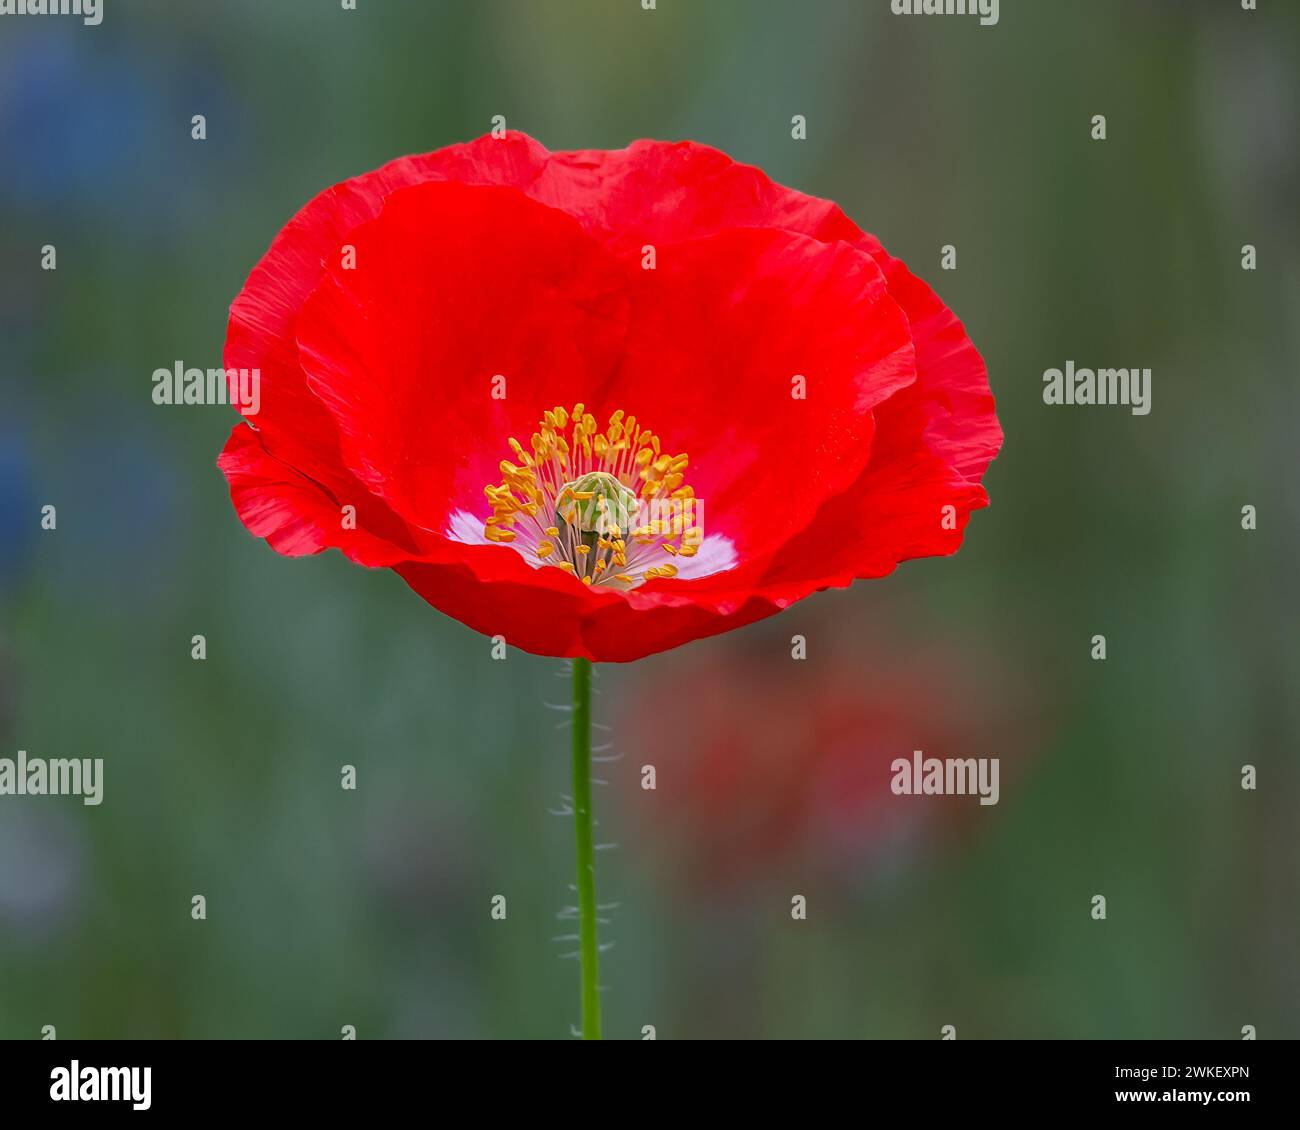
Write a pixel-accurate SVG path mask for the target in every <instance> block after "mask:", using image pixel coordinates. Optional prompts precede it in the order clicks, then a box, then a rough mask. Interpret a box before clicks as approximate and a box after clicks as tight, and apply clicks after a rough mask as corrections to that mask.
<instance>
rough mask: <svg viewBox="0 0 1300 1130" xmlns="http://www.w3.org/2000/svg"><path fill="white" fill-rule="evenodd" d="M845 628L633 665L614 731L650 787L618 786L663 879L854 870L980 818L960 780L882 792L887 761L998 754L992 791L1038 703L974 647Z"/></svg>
mask: <svg viewBox="0 0 1300 1130" xmlns="http://www.w3.org/2000/svg"><path fill="white" fill-rule="evenodd" d="M850 634H853V633H846V632H844V631H839V632H837V630H836V625H832V624H826V625H825V626H824V627H823V628H822V630H820V631H818V632H816V634H815V637H811V636H810V638H815V640H816V644H815V648H816V650H815V652H814V655H815V658H809V659H807V660H803V661H796V660H793V659H789V658H787V659H785V660H784V661H783V662H782V661H777V660H774V659H773V656H772V652H771V650H770V649H767V648H755V647H753V646H752V645H751V646H749V647H747V648H745V649H743V650H741V649H739V648H724V649H722V650H718V649H713V650H711V651H710V653H709V658H708V661H707V663H704V662H693V661H691V660H690V659H688V658H686V657H678V658H676V659H675V660H674V662H673V664H672V665H671V666H670V667H668V666H664V665H659V666H658V667H656V668H655V669H654V672H653V673H651V674H647V671H646V670H645V669H644V668H643V669H642V670H641V671H640V672H639V677H638V678H637V680H636V681H635V683H634V684H632V688H633V689H632V693H631V697H630V698H629V699H628V700H627V701H626V702H625V703H624V704H623V706H622V708H621V710H620V712H619V726H618V734H619V738H620V743H621V748H623V749H624V750H625V751H626V754H627V756H628V757H629V758H631V759H632V763H633V765H634V767H635V768H636V769H637V770H639V769H640V768H641V766H643V765H647V764H650V765H654V766H655V770H656V787H655V789H654V790H643V789H641V788H640V787H639V784H640V780H641V777H640V775H639V773H628V774H627V775H626V776H627V778H628V780H629V781H633V782H634V785H633V786H630V787H629V792H630V793H631V794H632V795H630V796H629V797H627V798H625V801H626V805H627V807H628V808H629V809H630V810H631V814H632V817H633V818H634V820H636V822H637V827H638V835H640V836H644V837H648V838H653V840H654V841H655V851H654V852H652V853H647V854H649V855H652V856H656V857H660V858H663V859H664V860H666V867H667V869H668V871H669V873H670V875H671V876H672V881H673V884H674V886H675V887H676V888H678V889H681V890H684V891H686V892H687V893H691V894H695V895H698V896H699V897H701V898H710V899H711V898H713V897H716V896H719V895H724V894H727V893H731V894H740V893H741V892H742V891H743V890H744V889H746V888H747V887H751V886H758V887H763V888H765V889H770V888H771V886H772V885H773V882H774V881H775V880H777V879H779V878H780V877H782V876H785V877H788V878H790V879H791V880H796V881H799V882H818V881H824V882H829V883H833V884H840V885H846V886H852V885H855V884H863V883H865V882H867V881H869V880H873V879H875V878H877V877H878V876H879V875H880V874H881V873H882V872H888V871H890V870H891V869H892V868H893V867H895V866H897V865H903V864H906V863H908V862H911V861H913V860H915V858H916V857H918V856H931V855H933V854H935V853H941V852H942V850H943V849H944V848H945V847H947V846H951V845H953V844H955V843H958V842H960V841H961V840H963V839H964V838H966V837H967V836H968V835H970V834H971V833H973V832H975V831H977V830H978V829H979V827H980V826H981V825H987V824H988V823H989V822H991V821H992V819H993V814H994V813H996V812H997V811H998V808H997V806H988V807H984V806H981V805H980V803H979V800H978V798H977V797H976V796H973V795H966V796H900V795H896V794H895V793H893V792H892V791H891V787H890V786H891V782H892V781H893V773H892V770H891V765H892V764H893V762H894V761H895V760H896V759H898V758H903V759H908V760H910V759H911V758H912V754H913V751H915V750H921V751H922V752H923V753H924V755H925V756H926V757H933V758H940V759H943V758H949V757H954V758H977V759H978V758H994V757H996V758H998V759H999V765H1000V769H999V774H1000V781H999V783H1000V789H1001V792H1002V795H1001V796H1000V798H999V802H998V803H999V804H1002V803H1005V800H1006V793H1007V790H1008V787H1009V786H1011V787H1013V786H1014V783H1015V779H1016V777H1017V776H1018V775H1019V774H1020V773H1021V771H1022V770H1023V763H1024V757H1025V754H1026V752H1027V750H1028V749H1029V748H1032V745H1033V743H1035V742H1036V741H1037V740H1038V732H1039V730H1040V727H1041V726H1042V723H1043V717H1044V716H1043V714H1042V713H1041V708H1039V707H1034V708H1029V709H1027V704H1028V703H1029V701H1030V698H1029V696H1028V694H1027V692H1026V691H1025V689H1024V688H1023V686H1021V685H1020V682H1019V680H1016V681H1012V680H1010V679H1007V678H1006V677H1005V676H1004V675H1003V674H1002V673H1000V672H999V671H998V669H997V667H996V664H991V663H990V662H989V661H988V658H987V657H986V656H984V655H982V654H981V655H978V656H975V655H964V654H962V653H961V652H960V651H956V650H951V649H949V648H944V647H942V646H938V645H929V646H924V645H917V644H915V643H909V642H907V641H906V639H905V638H901V639H900V640H898V641H894V642H890V643H886V642H884V640H883V639H882V631H881V627H880V625H879V624H877V625H876V626H875V628H874V631H873V638H872V639H871V640H870V641H863V640H857V639H854V640H850V639H849V638H848V636H849V635H850ZM774 642H776V641H774ZM776 646H777V647H780V646H782V644H781V643H780V642H776ZM666 734H667V735H671V737H670V738H667V739H666V738H665V735H666ZM797 889H800V888H798V887H794V888H792V890H797Z"/></svg>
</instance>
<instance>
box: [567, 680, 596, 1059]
mask: <svg viewBox="0 0 1300 1130" xmlns="http://www.w3.org/2000/svg"><path fill="white" fill-rule="evenodd" d="M573 827H574V839H575V841H576V844H577V859H578V953H579V960H580V962H581V965H582V1038H583V1039H584V1040H599V1039H600V996H599V992H598V988H597V986H598V985H599V982H600V971H599V969H598V968H597V966H598V963H599V959H600V950H599V948H598V946H597V942H596V847H595V840H594V838H593V835H592V829H591V660H589V659H575V660H574V661H573Z"/></svg>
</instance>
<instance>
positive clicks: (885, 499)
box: [220, 133, 1001, 661]
mask: <svg viewBox="0 0 1300 1130" xmlns="http://www.w3.org/2000/svg"><path fill="white" fill-rule="evenodd" d="M225 364H226V366H227V368H228V369H235V370H240V369H243V370H252V369H258V370H260V373H261V381H262V384H261V395H260V409H259V410H258V411H257V413H256V415H251V416H250V417H249V419H248V421H247V422H246V423H244V424H241V425H240V426H238V427H236V428H235V430H234V432H233V434H232V435H231V437H230V440H229V442H228V443H227V444H226V447H225V451H224V452H223V454H222V456H221V459H220V466H221V468H222V470H223V471H224V473H225V474H226V476H227V478H228V480H229V482H230V489H231V496H232V499H233V501H234V504H235V507H236V509H237V511H238V513H239V516H240V518H241V519H242V520H243V522H244V524H245V525H246V526H247V527H248V528H249V530H251V531H252V532H253V533H254V534H256V535H258V536H259V537H264V538H266V539H267V541H268V542H269V543H270V544H271V546H272V547H273V548H275V549H276V550H277V551H279V552H281V553H284V554H289V555H300V554H308V553H317V552H319V551H321V550H323V549H327V548H337V549H340V550H341V551H342V552H344V553H345V554H346V555H347V556H348V557H350V558H351V559H352V560H354V561H356V562H358V563H360V564H363V565H369V566H381V567H389V568H393V569H395V570H396V571H397V572H398V573H399V574H400V575H401V576H402V577H403V578H404V579H405V580H406V582H407V583H408V584H409V585H410V586H411V587H412V588H413V589H415V591H416V592H418V593H419V594H420V595H421V596H423V597H424V598H425V600H427V601H428V602H429V603H430V604H432V605H433V606H434V607H436V608H439V609H441V610H442V611H444V612H446V613H447V614H449V615H451V616H454V617H456V618H457V619H459V620H461V621H462V622H464V623H465V624H468V625H469V626H470V627H472V628H475V629H477V630H479V631H482V632H485V633H488V634H491V635H498V634H499V635H502V636H504V637H505V638H506V640H507V641H508V642H509V643H511V644H513V645H516V646H518V647H522V648H524V649H526V650H529V651H533V652H538V653H541V654H547V655H564V656H583V657H587V658H591V659H597V660H618V661H621V660H631V659H636V658H638V657H640V656H643V655H647V654H650V653H652V652H656V651H661V650H664V649H667V648H671V647H674V646H676V645H678V644H681V643H684V642H687V641H689V640H692V639H696V638H698V637H701V636H708V635H713V634H715V633H718V632H723V631H726V630H728V629H730V628H735V627H739V626H741V625H743V624H747V623H750V622H751V621H754V620H757V619H760V618H762V617H764V616H768V615H771V614H772V613H774V612H777V611H779V610H780V609H782V608H785V607H787V606H788V605H789V604H791V603H792V602H794V601H796V600H799V599H801V598H802V597H805V596H807V595H808V594H810V593H812V592H815V591H817V590H819V589H824V588H827V587H840V586H845V585H848V584H850V583H851V582H852V581H853V580H854V579H856V578H865V577H878V576H882V575H884V574H886V573H889V572H891V571H892V570H893V569H894V568H895V566H896V565H897V564H898V563H899V562H900V561H904V560H907V559H908V558H913V557H921V556H933V555H940V554H949V553H953V552H955V550H956V549H957V548H958V546H959V545H960V543H961V538H962V532H963V530H964V528H965V524H966V521H967V519H968V517H969V515H970V512H971V511H972V510H974V509H976V508H978V507H981V506H984V505H986V504H987V501H988V500H987V496H986V495H985V492H984V489H983V487H982V486H981V485H980V479H981V477H982V475H983V473H984V470H985V468H986V467H987V466H988V464H989V462H990V461H991V460H992V458H993V457H994V455H995V454H996V453H997V450H998V448H999V446H1000V443H1001V430H1000V428H999V426H998V422H997V419H996V417H995V415H994V407H993V398H992V396H991V395H990V393H989V388H988V381H987V377H986V373H985V368H984V364H983V362H982V360H981V359H980V356H979V354H978V353H977V352H976V350H975V348H974V346H973V345H972V344H971V342H970V340H969V339H968V338H967V336H966V334H965V332H964V330H963V329H962V326H961V324H960V323H959V322H958V321H957V319H956V318H955V317H954V315H953V314H952V312H951V311H949V310H948V308H947V307H946V306H944V304H943V303H942V302H941V301H940V300H939V299H938V298H937V297H936V296H935V295H934V293H933V292H932V291H931V290H930V288H929V287H928V286H926V285H925V284H924V283H923V282H921V281H919V280H918V279H916V278H914V277H913V276H912V275H911V274H910V273H909V272H908V271H907V269H906V267H904V266H903V264H902V263H901V262H899V261H898V260H896V259H893V258H891V257H890V256H889V255H888V254H887V253H886V252H885V250H884V249H883V248H882V247H881V245H880V243H879V242H878V241H877V240H876V239H875V238H874V237H872V236H870V235H867V234H865V233H864V232H863V231H861V230H860V229H859V228H858V227H857V226H856V225H854V224H853V223H852V222H851V221H850V220H849V219H848V218H847V217H846V216H845V215H844V214H843V213H842V212H841V211H840V210H839V208H837V207H836V206H835V205H834V204H832V203H830V202H828V201H825V200H819V199H816V198H814V197H810V196H805V195H803V194H802V193H799V192H795V191H793V190H791V189H788V188H783V187H782V186H780V185H777V184H774V183H773V182H772V181H771V180H769V179H768V178H767V177H766V176H765V175H764V174H763V173H762V172H760V171H759V170H757V169H755V168H752V167H749V166H745V165H740V164H737V163H736V162H734V161H732V160H731V159H730V158H728V157H727V156H725V155H724V154H722V153H720V152H718V151H716V150H713V149H709V148H707V147H705V146H701V145H696V144H693V143H690V142H683V143H678V144H666V143H659V142H649V141H644V142H637V143H636V144H634V145H632V146H631V147H629V148H627V149H624V150H618V151H609V152H606V151H580V152H567V153H549V152H547V150H546V149H544V148H543V147H542V146H541V145H539V144H537V143H536V142H535V141H533V140H532V139H530V138H528V137H525V136H523V135H522V134H517V133H512V134H510V135H508V136H505V137H502V138H482V139H479V140H478V141H474V142H471V143H468V144H465V145H456V146H452V147H450V148H448V149H443V150H440V151H438V152H436V153H431V154H427V155H423V156H417V157H409V158H404V159H401V160H398V161H394V162H392V163H390V164H388V165H386V166H384V167H383V168H381V169H379V170H377V171H375V172H372V173H368V174H366V175H364V176H360V177H356V178H354V179H352V180H349V181H346V182H344V183H343V184H340V185H337V186H335V187H334V188H331V189H329V190H328V191H326V192H324V193H322V194H321V195H319V196H317V197H316V198H315V199H314V200H313V201H312V202H311V203H309V204H308V205H307V206H306V207H305V208H304V209H303V210H302V211H301V212H299V214H298V215H297V216H295V217H294V219H293V220H291V221H290V223H289V224H288V225H287V226H286V227H285V228H284V230H283V231H281V232H280V234H279V235H278V236H277V237H276V239H275V241H274V242H273V244H272V245H271V248H270V250H269V251H268V252H267V254H266V255H265V256H264V257H263V259H262V261H261V262H260V263H259V264H258V265H257V267H256V268H255V269H254V270H253V272H252V274H251V275H250V276H249V278H248V281H247V283H246V285H245V286H244V289H243V291H242V292H241V293H240V294H239V296H238V297H237V298H236V300H235V302H234V304H233V306H232V308H231V316H230V324H229V330H228V335H227V341H226V350H225ZM557 406H558V407H557ZM570 406H572V408H570ZM245 411H246V413H247V412H248V411H249V410H248V409H245ZM651 429H654V430H651ZM530 435H531V440H530V438H529V437H530ZM520 440H522V441H523V442H522V443H521V442H519V441H520ZM503 457H504V458H503ZM701 503H703V504H704V505H705V506H707V518H706V517H705V516H704V514H703V513H702V509H703V508H702V507H701V505H700V504H701ZM656 505H657V506H658V507H659V509H658V511H655V510H654V509H653V507H654V506H656Z"/></svg>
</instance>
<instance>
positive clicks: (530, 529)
mask: <svg viewBox="0 0 1300 1130" xmlns="http://www.w3.org/2000/svg"><path fill="white" fill-rule="evenodd" d="M510 447H511V449H512V450H513V451H514V453H515V458H516V459H517V460H518V463H517V464H516V463H512V462H511V461H510V460H508V459H503V460H502V461H501V475H502V480H501V482H500V484H498V485H496V486H487V487H484V488H483V493H484V494H485V495H487V499H488V502H489V503H491V505H492V516H491V517H490V518H488V519H487V523H486V525H485V527H484V534H485V536H486V537H487V539H488V540H489V541H494V542H500V543H506V544H509V545H510V547H511V548H512V549H515V550H517V551H518V552H519V553H522V554H523V555H524V558H525V559H526V560H527V561H528V562H529V564H531V565H535V566H542V565H554V566H556V567H557V568H560V569H563V570H564V571H565V572H566V573H572V574H573V575H574V576H575V577H577V578H578V579H579V580H581V581H582V583H583V584H584V585H603V586H607V587H610V588H616V589H620V590H623V591H626V590H628V589H632V588H636V586H637V585H640V584H642V583H644V582H645V581H648V580H653V579H655V578H658V577H675V576H676V575H677V566H676V565H674V564H673V563H672V559H673V558H674V557H694V556H695V555H696V554H697V553H698V552H699V548H700V544H701V543H702V542H703V540H704V531H703V529H702V523H701V518H702V509H703V508H702V505H701V503H700V500H699V499H697V498H696V497H695V491H694V490H693V489H692V488H691V487H689V486H683V485H682V483H683V479H684V477H685V473H686V466H687V463H688V462H689V460H688V459H687V457H686V455H684V454H683V455H666V454H664V453H663V452H662V451H661V450H660V441H659V437H658V436H657V435H655V434H654V433H653V432H651V431H650V430H649V429H647V428H642V427H640V426H639V425H638V424H637V421H636V417H635V416H625V415H624V413H623V411H622V409H620V410H619V411H617V412H615V413H613V414H612V415H611V416H610V418H609V425H608V427H606V429H605V431H603V432H597V431H596V417H595V416H592V415H591V414H590V413H588V412H586V411H584V409H583V405H581V404H576V405H574V408H573V412H572V413H569V412H567V411H566V410H565V409H563V408H553V409H552V410H551V411H549V412H546V413H544V414H543V416H542V419H541V422H540V424H539V425H538V430H537V431H536V432H534V433H533V437H532V442H531V447H532V450H531V451H529V450H527V449H525V448H524V446H523V444H521V443H520V442H519V441H518V440H516V439H514V438H511V440H510Z"/></svg>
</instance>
